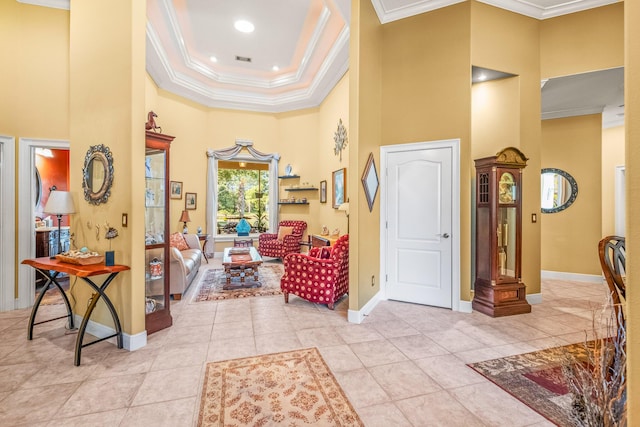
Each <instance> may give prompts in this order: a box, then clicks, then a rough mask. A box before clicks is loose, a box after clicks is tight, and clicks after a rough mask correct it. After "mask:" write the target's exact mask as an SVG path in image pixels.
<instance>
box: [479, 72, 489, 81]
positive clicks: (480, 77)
mask: <svg viewBox="0 0 640 427" xmlns="http://www.w3.org/2000/svg"><path fill="white" fill-rule="evenodd" d="M478 80H480V81H481V82H483V81H485V80H487V75H486V74H480V75H479V76H478Z"/></svg>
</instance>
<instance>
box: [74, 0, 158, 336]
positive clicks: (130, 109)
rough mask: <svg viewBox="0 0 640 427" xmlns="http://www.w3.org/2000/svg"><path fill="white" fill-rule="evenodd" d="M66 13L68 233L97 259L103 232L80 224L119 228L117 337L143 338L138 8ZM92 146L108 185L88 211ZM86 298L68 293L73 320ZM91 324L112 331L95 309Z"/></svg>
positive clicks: (120, 5)
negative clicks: (71, 204)
mask: <svg viewBox="0 0 640 427" xmlns="http://www.w3.org/2000/svg"><path fill="white" fill-rule="evenodd" d="M71 10H73V13H71V20H70V40H71V44H70V46H71V48H70V71H69V79H70V81H71V82H72V83H73V84H72V85H71V86H70V96H69V99H70V103H69V118H70V120H69V129H70V132H69V133H70V140H71V142H70V143H71V151H70V183H71V186H70V187H71V191H72V192H73V193H74V196H75V198H76V206H77V208H78V210H77V211H76V214H75V215H74V216H75V218H76V219H77V221H75V222H74V224H73V226H72V232H75V233H76V236H77V237H76V243H77V245H78V246H87V247H89V248H91V249H93V250H97V251H98V252H103V251H105V250H108V249H109V243H108V242H107V241H106V239H104V229H101V232H100V233H101V235H100V237H99V238H98V237H96V235H95V233H94V232H93V231H89V230H88V229H87V225H86V224H87V221H91V223H92V225H94V226H95V224H101V225H103V224H104V223H105V222H108V223H109V224H110V225H113V226H115V227H116V228H118V230H119V235H118V237H117V238H116V239H114V240H113V241H112V244H113V250H115V258H116V263H118V264H125V265H130V266H131V271H126V272H123V273H120V275H119V276H118V277H117V278H116V279H115V280H114V282H113V283H112V284H111V286H110V287H109V291H108V294H109V295H110V297H111V299H112V302H113V303H114V305H115V306H116V307H117V309H118V312H119V316H120V320H121V322H122V326H123V330H124V331H125V332H126V333H128V334H137V333H140V332H143V331H144V330H145V318H144V286H141V284H143V283H144V212H143V209H144V204H143V203H142V200H144V167H141V166H140V167H137V166H136V165H143V164H144V151H145V149H144V126H143V124H144V122H145V112H144V76H145V60H144V57H145V55H144V40H145V25H146V9H145V4H144V2H128V1H112V0H95V1H92V2H85V1H82V0H72V1H71ZM114 22H127V23H128V24H127V25H124V26H123V25H113V23H114ZM106 58H108V60H105V59H106ZM97 144H105V145H106V146H108V147H109V148H110V150H111V152H112V155H113V162H114V181H113V186H112V189H111V197H110V198H109V200H108V202H107V203H105V204H101V205H98V206H94V205H90V204H89V203H88V202H86V201H85V200H84V197H83V190H82V168H83V166H84V157H85V153H86V151H87V149H88V148H89V146H91V145H97ZM122 213H128V214H129V227H127V228H123V227H121V226H120V224H121V214H122ZM103 278H104V277H103ZM98 280H99V281H100V280H101V279H98ZM90 291H91V289H90V288H89V287H88V286H76V287H75V292H74V296H75V299H76V301H77V309H76V311H77V312H79V313H81V314H83V313H84V311H85V308H86V302H87V300H88V298H89V296H90V295H91V292H90ZM92 320H94V321H97V322H99V323H103V324H105V325H107V326H112V322H111V320H110V316H109V314H108V312H107V310H106V309H104V306H103V305H102V304H99V305H98V307H97V309H96V313H95V316H92Z"/></svg>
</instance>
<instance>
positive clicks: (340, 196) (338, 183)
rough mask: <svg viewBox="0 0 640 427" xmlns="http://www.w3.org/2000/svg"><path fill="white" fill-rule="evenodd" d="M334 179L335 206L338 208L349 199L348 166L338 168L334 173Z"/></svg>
mask: <svg viewBox="0 0 640 427" xmlns="http://www.w3.org/2000/svg"><path fill="white" fill-rule="evenodd" d="M332 178H333V179H332V181H333V208H334V209H338V208H339V207H340V205H341V204H343V203H344V202H346V201H347V199H346V194H347V168H342V169H338V170H337V171H334V172H333V174H332Z"/></svg>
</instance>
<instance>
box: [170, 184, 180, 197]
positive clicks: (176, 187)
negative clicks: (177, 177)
mask: <svg viewBox="0 0 640 427" xmlns="http://www.w3.org/2000/svg"><path fill="white" fill-rule="evenodd" d="M169 187H170V188H171V193H169V194H170V196H171V198H172V199H177V200H180V199H182V182H180V181H171V182H170V183H169Z"/></svg>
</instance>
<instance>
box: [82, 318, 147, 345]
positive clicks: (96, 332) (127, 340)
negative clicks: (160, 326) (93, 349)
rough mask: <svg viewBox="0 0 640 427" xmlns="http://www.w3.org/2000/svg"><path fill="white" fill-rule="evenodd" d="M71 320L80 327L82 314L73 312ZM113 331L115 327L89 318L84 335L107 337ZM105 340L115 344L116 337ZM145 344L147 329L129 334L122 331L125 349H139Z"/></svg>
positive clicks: (114, 331) (113, 332)
mask: <svg viewBox="0 0 640 427" xmlns="http://www.w3.org/2000/svg"><path fill="white" fill-rule="evenodd" d="M73 321H74V324H75V325H76V327H80V325H81V324H82V316H79V315H77V314H74V315H73ZM115 333H116V330H115V329H113V328H111V327H109V326H105V325H103V324H101V323H97V322H94V321H93V320H89V323H88V324H87V330H86V331H85V337H86V334H91V335H93V336H94V337H97V338H103V337H108V336H109V335H113V334H115ZM106 341H107V342H110V343H111V344H113V345H117V341H116V337H112V338H109V339H108V340H106ZM87 342H89V341H87ZM146 345H147V331H143V332H140V333H139V334H135V335H129V334H126V333H124V332H123V333H122V346H123V348H124V349H125V350H129V351H135V350H138V349H141V348H142V347H144V346H146Z"/></svg>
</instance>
